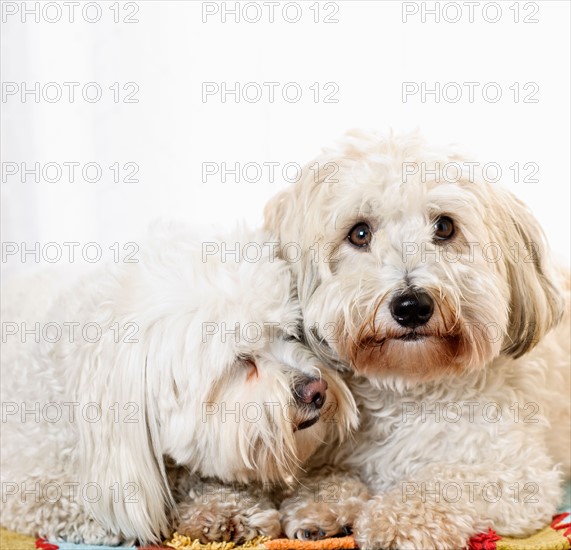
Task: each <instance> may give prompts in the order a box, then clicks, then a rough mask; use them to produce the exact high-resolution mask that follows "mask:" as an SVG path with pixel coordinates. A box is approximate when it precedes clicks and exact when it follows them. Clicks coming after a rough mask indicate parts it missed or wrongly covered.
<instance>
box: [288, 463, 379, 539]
mask: <svg viewBox="0 0 571 550" xmlns="http://www.w3.org/2000/svg"><path fill="white" fill-rule="evenodd" d="M368 498H369V492H368V491H367V488H366V487H365V485H364V484H363V483H362V482H361V480H360V479H359V477H358V476H357V475H355V474H354V473H349V472H343V471H339V470H334V469H331V468H328V469H325V470H321V471H320V472H319V473H312V474H309V475H308V476H307V477H304V478H303V479H301V480H300V486H299V487H297V488H296V489H295V490H294V492H293V494H292V495H291V496H289V497H288V498H286V499H284V501H283V502H282V503H281V506H280V514H281V520H282V527H283V530H284V532H285V534H286V535H287V536H288V537H289V538H292V539H296V538H297V539H301V540H318V539H322V538H327V537H334V536H338V535H346V534H349V533H350V532H351V531H352V529H353V524H354V522H355V519H356V518H357V516H358V515H359V514H360V513H361V511H362V509H363V507H364V506H365V504H366V503H367V500H368Z"/></svg>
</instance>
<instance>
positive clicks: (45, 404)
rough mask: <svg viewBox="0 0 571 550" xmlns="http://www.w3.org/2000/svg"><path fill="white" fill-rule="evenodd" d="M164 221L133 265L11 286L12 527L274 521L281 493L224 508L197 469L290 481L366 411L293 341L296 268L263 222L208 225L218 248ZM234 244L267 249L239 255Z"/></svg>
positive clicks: (235, 534) (217, 475)
mask: <svg viewBox="0 0 571 550" xmlns="http://www.w3.org/2000/svg"><path fill="white" fill-rule="evenodd" d="M154 232H155V234H154V235H153V236H152V237H151V238H149V239H148V240H147V241H145V242H144V243H143V244H142V246H141V250H142V257H141V258H140V260H139V262H138V263H134V264H119V265H112V266H105V267H103V268H101V269H99V270H98V271H97V273H96V274H93V275H90V276H88V277H84V278H82V279H81V280H80V281H79V282H77V283H74V284H72V285H70V284H68V283H66V282H65V281H64V280H63V279H60V278H58V277H55V278H54V276H53V275H39V276H35V277H32V278H30V279H27V280H23V281H17V282H16V283H15V284H13V285H12V286H11V287H8V288H5V289H3V305H4V309H3V329H4V327H10V329H9V330H8V328H7V330H6V334H3V337H4V339H5V343H4V345H3V348H4V349H3V354H2V406H3V409H2V411H3V421H2V422H3V424H2V525H3V526H5V527H7V528H10V529H13V530H17V531H21V532H24V533H30V534H36V535H41V536H47V537H49V538H51V539H58V540H62V539H63V540H68V541H70V542H85V543H95V544H97V543H98V544H102V543H107V544H117V543H121V542H126V541H133V540H139V541H141V542H146V541H155V540H157V539H159V538H160V537H161V536H168V535H169V534H170V533H172V530H173V527H176V526H177V525H178V527H179V529H181V530H182V531H183V532H186V531H189V532H192V533H196V531H197V530H198V531H200V534H201V538H203V539H205V540H229V539H233V540H239V539H241V538H244V537H248V536H250V537H251V536H253V535H255V534H266V535H272V536H277V535H278V534H279V532H280V525H279V519H278V514H277V510H275V509H273V510H272V509H271V506H270V504H269V502H268V503H265V504H264V503H257V502H255V501H254V500H252V499H250V500H249V501H247V500H245V499H242V504H241V506H238V505H233V503H232V502H230V501H228V502H225V503H224V506H221V507H219V508H220V510H219V513H218V512H217V511H216V510H215V509H214V506H211V505H210V504H209V501H208V495H204V494H203V493H204V482H203V479H202V478H214V479H216V480H219V481H217V482H216V483H221V482H242V483H244V482H249V483H253V484H255V483H263V482H276V483H282V482H285V481H287V480H288V479H290V477H291V476H292V475H294V476H295V474H296V472H298V471H299V468H300V466H301V463H302V461H303V460H305V459H306V458H307V457H308V456H309V455H310V454H311V453H312V452H314V451H315V450H316V449H317V448H318V446H319V445H321V443H322V442H323V441H325V440H327V439H328V437H329V436H330V434H331V433H333V432H335V433H338V434H340V433H341V432H344V431H346V430H347V429H348V428H349V426H350V425H351V424H352V423H354V422H355V411H354V402H353V400H352V397H351V396H350V394H349V392H348V390H347V389H346V387H345V386H344V385H343V384H342V383H341V382H340V381H339V380H338V378H337V377H336V376H331V375H330V374H327V373H326V374H325V375H324V378H323V379H322V377H321V375H320V372H319V370H318V366H319V362H318V360H317V359H316V357H315V356H314V355H313V354H312V353H311V352H310V351H309V350H308V349H307V348H306V347H304V346H303V345H301V344H300V343H299V341H297V339H296V338H297V336H298V331H300V330H301V329H300V322H301V317H300V309H299V304H298V303H297V302H296V300H295V299H294V297H293V296H292V293H291V290H292V285H291V276H290V274H289V269H288V268H287V265H285V263H284V262H283V261H280V260H277V259H275V258H273V255H272V254H271V248H270V247H269V246H266V245H264V240H265V239H264V236H263V235H262V234H259V233H253V232H249V231H246V230H241V231H238V232H236V233H231V234H228V235H227V236H221V237H216V238H211V239H210V248H209V250H210V251H211V252H212V250H217V251H218V253H217V254H210V256H208V257H205V255H204V253H205V248H204V246H203V241H204V239H199V238H197V235H196V234H195V233H194V232H193V231H189V230H188V229H187V228H184V227H174V226H171V227H165V228H161V227H159V228H157V227H155V229H154ZM207 240H208V239H207ZM222 244H224V245H226V244H228V246H229V247H230V248H232V247H235V246H239V247H240V249H242V247H243V246H246V245H251V246H253V247H254V249H255V250H257V251H258V252H260V253H261V256H260V258H259V259H258V260H257V261H256V262H247V261H240V262H237V261H236V258H235V257H228V258H224V257H222V256H221V254H220V250H221V249H222V248H223V247H222V246H221V245H222ZM36 325H37V326H38V327H39V328H38V329H35V328H34V327H35V326H36ZM71 327H73V330H74V332H71ZM24 330H31V332H30V333H28V334H27V335H24V334H23V333H24ZM58 330H59V331H60V333H59V336H58ZM3 332H4V330H3ZM23 340H25V341H23ZM325 381H326V382H327V383H328V384H329V390H328V392H327V403H326V405H325V406H324V407H323V408H321V407H322V406H323V401H324V398H325V395H324V394H325V390H326V389H327V384H326V383H325ZM246 406H249V407H250V408H249V409H248V410H247V411H246V410H245V409H244V407H246ZM284 408H287V410H288V413H287V414H286V412H284ZM320 409H321V410H320ZM320 414H321V420H320V421H318V422H317V420H318V418H319V416H320ZM58 415H59V417H58ZM254 417H255V418H254ZM327 420H329V422H328V421H327ZM174 480H176V481H174ZM212 495H214V496H212V498H213V500H216V499H217V498H218V497H217V496H216V491H214V492H213V493H212ZM244 503H246V504H244ZM234 504H235V503H234ZM266 504H267V505H268V506H269V508H268V509H267V510H262V508H263V507H264V506H265V505H266ZM206 508H209V509H210V513H206V514H205V513H203V512H204V511H205V510H206ZM173 522H175V523H174V525H173ZM176 522H178V523H176Z"/></svg>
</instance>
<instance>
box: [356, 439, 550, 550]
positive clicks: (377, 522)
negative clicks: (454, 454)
mask: <svg viewBox="0 0 571 550" xmlns="http://www.w3.org/2000/svg"><path fill="white" fill-rule="evenodd" d="M526 460H527V461H528V464H527V465H526V466H522V465H521V464H520V465H518V464H517V461H515V460H512V461H511V463H510V461H508V460H507V459H506V462H505V463H501V464H498V463H492V462H490V463H486V464H479V465H464V464H458V465H450V464H443V465H438V464H435V465H432V466H429V467H427V468H425V469H424V470H423V471H420V472H418V475H417V476H416V477H415V479H414V480H408V481H403V482H402V483H401V484H399V485H397V486H394V487H393V489H391V490H389V491H387V492H386V493H384V494H381V495H377V496H375V497H374V498H373V499H371V500H370V501H369V503H368V504H367V506H366V507H365V508H364V509H363V512H362V514H361V515H360V516H359V518H358V519H357V521H356V523H355V538H356V540H357V542H358V544H359V547H360V548H361V549H362V550H379V549H383V550H387V549H397V548H398V549H399V550H407V549H417V548H423V549H425V550H430V549H438V550H446V549H454V550H456V549H458V548H465V547H466V546H467V544H468V540H469V539H470V537H472V536H474V535H476V534H478V533H480V532H486V531H487V530H488V528H492V529H494V530H495V531H496V532H498V533H499V534H501V535H508V536H509V535H511V536H520V537H521V536H526V535H530V534H531V533H533V532H535V531H536V530H538V529H541V528H543V527H545V526H546V525H547V524H548V523H549V521H551V518H552V515H553V514H554V513H555V512H556V510H557V506H558V504H559V502H560V499H561V489H560V475H559V472H558V471H557V469H556V468H554V467H553V466H551V464H550V460H549V458H548V457H547V456H545V454H543V455H542V454H541V451H539V450H538V455H536V456H533V453H530V454H528V455H526Z"/></svg>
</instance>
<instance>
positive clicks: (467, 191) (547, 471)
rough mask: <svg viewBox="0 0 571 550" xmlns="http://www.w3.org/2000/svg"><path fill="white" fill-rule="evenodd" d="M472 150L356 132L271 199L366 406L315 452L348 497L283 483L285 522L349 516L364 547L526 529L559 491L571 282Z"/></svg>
mask: <svg viewBox="0 0 571 550" xmlns="http://www.w3.org/2000/svg"><path fill="white" fill-rule="evenodd" d="M316 163H317V164H316ZM451 164H456V165H457V166H460V167H461V174H460V176H459V177H458V179H457V181H446V178H445V177H443V173H444V169H445V167H446V166H447V165H451ZM316 165H317V166H319V167H320V168H321V170H323V172H322V173H321V174H318V175H317V176H316V174H315V169H314V167H315V166H316ZM332 166H333V167H334V168H335V170H331V169H330V168H331V167H332ZM469 166H470V165H469V164H464V159H463V158H462V157H461V156H458V155H457V154H455V153H454V152H449V151H441V150H434V149H431V148H429V147H428V146H427V145H426V144H425V143H423V142H422V140H420V139H419V138H418V137H417V136H403V137H393V136H391V137H390V138H388V139H382V138H379V137H377V136H366V135H360V134H355V135H352V136H350V137H349V139H348V140H347V141H346V142H345V143H344V144H343V146H342V147H341V148H340V149H337V150H330V151H326V152H325V153H324V154H323V155H322V156H320V157H318V158H317V159H315V160H314V161H312V162H311V163H309V164H308V167H313V169H309V168H306V169H305V172H304V174H305V175H304V177H302V179H301V180H300V181H299V182H298V183H297V184H296V185H295V186H293V188H291V189H288V190H286V191H285V192H283V193H281V194H280V195H278V196H277V197H276V198H275V199H274V200H273V201H271V202H270V204H269V205H268V207H267V211H266V226H267V228H268V229H269V230H271V231H272V232H273V235H274V236H275V237H277V240H279V242H280V243H281V244H282V255H283V256H284V257H287V254H286V253H285V246H284V245H286V244H287V243H290V242H297V243H299V245H300V246H301V248H302V250H303V251H305V254H304V255H303V256H302V257H301V259H300V260H298V261H295V262H291V265H292V268H293V271H294V273H295V275H296V278H297V287H298V294H299V297H300V300H301V304H302V310H303V315H304V322H305V326H306V338H307V339H308V341H309V342H310V344H311V346H312V348H313V349H314V350H315V351H316V353H318V355H319V356H320V357H321V358H322V359H323V360H324V361H327V362H328V364H329V365H330V366H331V367H332V368H335V369H338V370H340V371H342V372H346V373H347V374H346V375H347V379H348V382H349V384H350V386H351V388H352V391H353V393H354V395H355V398H356V400H357V403H358V407H359V409H360V412H361V426H360V429H359V432H358V434H357V436H356V440H357V441H356V445H355V444H353V443H351V444H349V445H346V446H343V445H340V446H335V445H334V446H333V447H334V448H337V449H338V450H337V452H336V453H335V454H334V455H333V456H332V454H331V452H327V451H324V452H323V453H319V455H318V456H316V457H315V462H314V466H313V476H314V478H313V481H314V486H315V487H318V486H323V485H324V479H323V475H322V474H321V473H320V470H321V469H322V468H323V464H324V463H329V464H334V465H335V469H334V470H333V473H332V475H331V476H329V478H328V479H330V480H331V481H332V483H333V484H335V483H339V487H340V495H341V498H339V499H337V501H334V502H330V504H329V505H328V506H327V507H316V506H314V505H313V504H312V503H311V501H310V499H309V498H306V499H305V500H299V499H298V500H286V501H285V502H284V503H283V504H282V512H283V514H284V516H283V517H284V520H283V523H284V529H285V531H286V533H287V534H288V535H289V536H297V537H299V538H315V537H319V536H323V535H331V534H334V533H336V532H340V531H341V530H342V529H343V527H344V526H347V525H350V526H352V527H353V529H354V531H355V535H356V538H357V541H358V542H359V544H360V546H361V547H362V548H363V549H364V550H367V549H380V548H383V549H385V548H399V549H404V548H423V549H429V548H438V549H442V548H451V549H452V548H461V547H464V546H465V545H466V543H467V540H468V538H469V537H470V536H472V535H474V534H476V533H478V532H481V531H486V530H487V528H488V527H492V528H494V529H497V530H498V531H499V532H500V533H502V534H505V535H516V536H523V535H527V534H529V533H531V532H533V531H535V530H537V529H539V528H541V527H543V526H545V525H546V523H547V522H548V521H549V520H550V518H551V516H552V515H553V514H554V513H555V511H556V509H557V507H558V505H559V504H560V502H561V486H560V485H561V481H562V478H563V477H564V476H569V469H570V466H569V453H568V450H569V446H570V433H569V432H570V430H569V426H570V415H569V407H570V405H569V403H570V396H569V390H570V368H569V340H570V339H569V314H568V309H569V305H568V303H569V302H568V298H564V296H567V295H568V284H567V283H565V282H564V279H565V275H564V274H561V273H558V272H557V270H555V269H554V268H553V266H552V264H551V260H550V259H549V256H548V252H547V248H546V246H545V244H544V241H543V235H542V233H541V230H540V228H539V227H538V225H537V222H536V221H535V220H534V219H533V217H532V216H531V215H530V214H529V213H528V211H527V210H526V209H525V208H524V207H523V205H521V203H519V202H518V201H517V200H516V199H515V198H514V197H513V196H511V195H509V194H508V193H506V192H505V191H503V190H501V189H500V188H498V187H497V184H494V185H493V184H489V183H487V182H485V181H484V180H483V178H482V177H481V175H480V176H479V175H478V173H477V171H475V172H473V173H467V167H469ZM472 166H473V165H472ZM327 167H329V169H327V170H324V169H326V168H327ZM447 247H448V248H447ZM316 250H319V251H320V252H321V254H320V255H319V256H318V255H317V254H316V253H315V251H316ZM326 250H327V251H328V254H327V255H325V254H323V252H324V251H326ZM492 250H493V254H492V253H491V252H490V251H492ZM498 250H499V251H500V256H498ZM564 310H565V311H566V312H567V313H566V314H565V316H564V319H565V320H564V321H563V322H562V323H561V324H560V325H559V327H558V328H557V329H556V330H554V331H551V332H550V330H551V328H552V327H553V326H555V325H557V324H558V323H559V322H560V319H561V316H562V312H563V311H564ZM331 326H333V327H335V330H331V329H330V328H329V329H328V330H326V328H327V327H331ZM344 472H347V474H345V473H344ZM356 474H358V475H359V476H360V478H361V479H362V481H363V482H365V484H366V487H364V486H363V485H362V484H361V483H360V481H359V480H358V478H356V477H355V475H356ZM346 475H349V476H352V477H350V478H347V477H345V476H346ZM347 479H352V480H353V487H352V488H350V487H349V488H348V487H347V486H346V485H347V483H346V480H347ZM311 483H312V478H311V476H310V477H309V479H307V480H305V481H304V484H305V485H310V484H311ZM316 490H318V489H316ZM367 490H369V491H370V493H371V494H372V495H373V496H372V498H371V499H369V500H368V501H367V497H368V494H367ZM311 493H312V491H308V494H311ZM345 501H349V502H350V506H349V508H350V509H351V511H352V513H351V514H348V513H347V509H348V507H347V506H346V503H345Z"/></svg>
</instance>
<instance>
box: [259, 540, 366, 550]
mask: <svg viewBox="0 0 571 550" xmlns="http://www.w3.org/2000/svg"><path fill="white" fill-rule="evenodd" d="M264 546H265V547H266V548H267V549H268V550H352V549H353V548H357V543H356V542H355V539H354V538H353V537H339V538H334V539H325V540H315V541H313V540H307V541H306V540H290V539H274V540H269V541H267V542H264Z"/></svg>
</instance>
